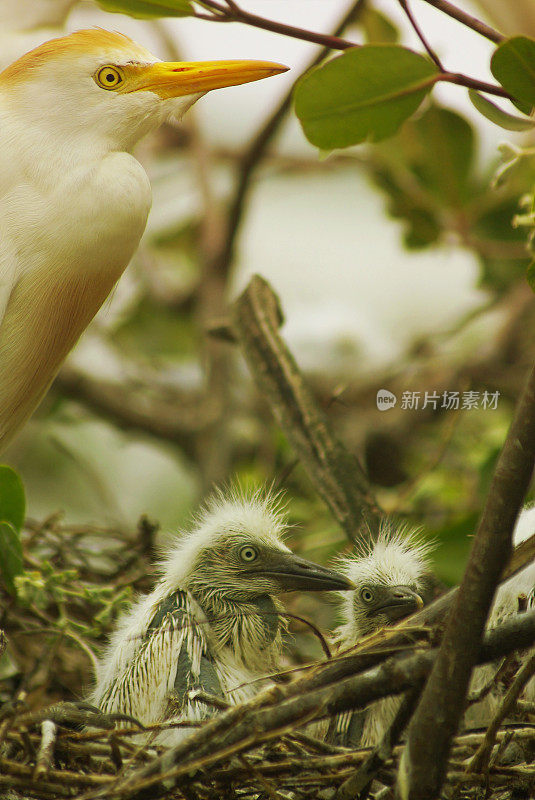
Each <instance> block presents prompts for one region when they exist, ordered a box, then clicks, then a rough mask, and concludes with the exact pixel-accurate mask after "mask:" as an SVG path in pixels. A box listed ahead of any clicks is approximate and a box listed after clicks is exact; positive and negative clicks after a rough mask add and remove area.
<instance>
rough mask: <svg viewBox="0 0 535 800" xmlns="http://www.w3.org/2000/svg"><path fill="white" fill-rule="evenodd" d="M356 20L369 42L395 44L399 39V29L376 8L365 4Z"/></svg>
mask: <svg viewBox="0 0 535 800" xmlns="http://www.w3.org/2000/svg"><path fill="white" fill-rule="evenodd" d="M358 21H359V24H360V26H361V27H362V30H363V31H364V36H365V37H366V41H367V42H369V43H370V44H380V43H387V44H388V43H390V44H395V43H396V42H398V41H399V31H398V29H397V28H396V26H395V25H394V23H393V22H392V21H391V20H390V19H388V17H386V16H385V15H384V14H383V13H381V11H377V9H376V8H370V7H369V6H365V7H364V9H363V11H362V13H361V14H360V16H359V20H358Z"/></svg>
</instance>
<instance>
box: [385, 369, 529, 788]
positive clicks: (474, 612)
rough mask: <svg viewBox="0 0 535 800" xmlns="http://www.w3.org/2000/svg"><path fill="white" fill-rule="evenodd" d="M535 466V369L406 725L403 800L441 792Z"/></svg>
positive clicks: (401, 781) (401, 778)
mask: <svg viewBox="0 0 535 800" xmlns="http://www.w3.org/2000/svg"><path fill="white" fill-rule="evenodd" d="M534 460H535V369H534V370H532V372H531V375H530V377H529V380H528V382H527V384H526V387H525V389H524V392H523V394H522V397H521V398H520V402H519V404H518V406H517V409H516V413H515V417H514V419H513V422H512V424H511V427H510V429H509V433H508V435H507V439H506V441H505V444H504V447H503V450H502V452H501V454H500V458H499V459H498V463H497V465H496V470H495V473H494V478H493V481H492V485H491V488H490V492H489V495H488V498H487V502H486V505H485V508H484V510H483V515H482V517H481V521H480V524H479V527H478V530H477V533H476V536H475V538H474V542H473V545H472V550H471V553H470V557H469V561H468V565H467V567H466V570H465V573H464V576H463V580H462V583H461V585H460V587H459V590H458V593H457V596H456V598H455V602H454V604H453V608H452V609H451V612H450V614H449V616H448V622H447V627H446V631H445V634H444V638H443V641H442V645H441V648H440V652H439V655H438V658H437V660H436V663H435V666H434V667H433V672H432V674H431V677H430V678H429V681H428V682H427V685H426V687H425V689H424V691H423V693H422V697H421V699H420V703H419V704H418V707H417V709H416V712H415V714H414V716H413V718H412V721H411V724H410V727H409V733H408V741H407V744H406V747H405V751H404V755H403V758H402V761H401V764H400V770H399V773H398V784H397V790H398V793H399V795H400V797H402V798H411V800H420V798H421V799H422V800H423V799H424V798H428V797H435V796H437V795H438V794H439V792H440V787H441V785H442V782H443V779H444V775H445V771H446V764H447V759H448V753H449V749H450V743H451V739H452V737H453V735H454V733H455V730H456V729H457V726H458V724H459V720H460V718H461V715H462V713H463V709H464V703H465V697H466V691H467V688H468V682H469V680H470V675H471V672H472V667H473V666H474V663H475V660H476V658H477V652H478V649H479V643H480V641H481V636H482V634H483V630H484V627H485V622H486V619H487V615H488V612H489V609H490V606H491V603H492V599H493V596H494V592H495V589H496V586H497V585H498V582H499V580H500V576H501V573H502V572H503V566H504V564H506V563H507V562H508V561H509V559H510V555H511V540H512V533H513V528H514V525H515V522H516V518H517V515H518V512H519V510H520V507H521V505H522V501H523V499H524V496H525V494H526V491H527V488H528V486H529V482H530V479H531V476H532V472H533V464H534ZM437 720H440V724H439V725H437Z"/></svg>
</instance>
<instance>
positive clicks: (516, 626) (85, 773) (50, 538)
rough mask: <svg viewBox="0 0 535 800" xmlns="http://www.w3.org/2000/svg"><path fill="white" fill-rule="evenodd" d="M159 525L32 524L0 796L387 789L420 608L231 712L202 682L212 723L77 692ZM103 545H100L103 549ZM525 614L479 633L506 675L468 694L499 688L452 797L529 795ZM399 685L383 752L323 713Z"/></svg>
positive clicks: (13, 627) (5, 689)
mask: <svg viewBox="0 0 535 800" xmlns="http://www.w3.org/2000/svg"><path fill="white" fill-rule="evenodd" d="M153 534H154V528H153V527H151V526H150V525H148V523H147V522H146V521H144V522H143V523H142V524H141V525H140V527H139V530H138V532H137V535H136V537H135V539H134V540H133V541H132V540H128V541H127V540H125V537H124V535H123V534H122V533H121V532H117V531H116V532H113V531H109V530H105V531H104V530H97V529H86V528H79V529H72V528H70V529H65V528H64V527H63V526H62V525H61V524H60V522H59V521H58V520H57V519H52V520H49V521H47V522H46V523H45V524H44V525H40V526H30V527H29V528H28V530H27V531H26V532H25V535H24V546H25V548H24V550H25V566H26V572H25V578H24V581H22V582H21V583H20V584H19V587H18V596H17V599H16V600H15V599H14V598H8V597H7V596H6V597H4V614H3V620H2V625H3V628H4V630H5V631H6V634H7V636H6V637H4V638H3V639H1V637H0V649H1V647H2V644H3V645H4V646H5V644H6V641H7V640H9V644H10V650H9V652H10V657H11V660H12V662H13V664H14V667H13V671H12V673H11V674H9V673H8V674H7V675H4V676H2V677H0V692H1V694H2V699H3V700H4V703H3V705H2V707H1V709H0V797H2V798H3V797H5V798H9V799H10V800H11V799H13V800H15V798H18V797H22V798H36V799H37V800H49V798H64V797H66V798H79V799H81V798H83V799H84V800H90V798H91V799H93V798H95V800H96V798H106V800H114V799H115V798H117V800H119V799H121V800H127V799H128V798H137V797H144V798H147V797H159V796H165V797H167V798H185V799H186V800H204V798H211V799H212V800H213V799H214V798H244V800H245V799H246V798H255V799H256V800H260V799H263V798H265V799H266V800H268V799H270V798H272V799H273V800H274V799H275V798H276V799H277V800H282V799H283V798H294V799H295V798H298V799H299V798H303V799H304V798H306V799H307V800H314V799H315V798H318V800H320V799H321V800H327V799H328V798H334V799H335V800H349V798H356V797H359V798H363V799H364V798H366V797H375V798H390V797H393V792H394V787H395V784H396V778H397V772H398V766H399V759H400V755H401V753H402V751H403V736H404V731H405V729H406V726H407V725H408V723H409V722H410V718H411V714H412V712H413V710H414V708H415V706H416V703H417V702H418V698H419V695H420V692H421V689H422V686H423V685H424V683H425V679H426V677H427V675H428V674H429V671H430V669H431V668H432V665H433V663H434V658H435V656H436V652H437V643H438V641H439V638H440V625H439V624H428V623H425V621H424V623H423V624H417V623H418V618H413V619H416V623H412V624H410V625H409V624H405V625H403V624H401V625H398V626H397V627H396V628H391V629H384V630H382V631H380V632H378V633H376V634H375V635H373V636H371V637H368V638H367V639H366V640H364V641H363V642H362V643H360V644H359V646H358V647H355V648H353V649H352V650H350V651H347V652H344V653H339V654H337V655H335V656H334V657H332V658H328V659H326V660H323V661H321V662H320V661H318V662H316V663H312V664H308V665H305V666H302V667H301V666H300V667H298V668H294V669H291V670H289V671H288V672H286V673H283V674H280V675H278V676H274V682H273V683H272V684H270V685H269V686H267V687H265V688H263V689H261V690H260V691H259V693H258V694H257V695H256V696H255V697H254V698H253V699H252V700H250V701H249V702H247V703H244V704H242V705H239V706H233V707H230V708H227V709H225V708H222V707H221V705H222V703H221V700H220V699H219V698H211V697H210V696H208V695H205V694H202V693H197V694H196V696H195V699H196V700H198V702H200V703H204V704H205V705H206V706H207V707H212V706H216V707H217V708H216V709H214V708H213V707H212V708H210V709H209V713H210V715H211V716H210V717H209V718H208V719H207V720H206V721H204V722H202V723H199V722H196V723H186V722H182V723H177V722H167V723H163V724H162V725H153V726H151V727H150V728H143V726H141V725H140V724H139V723H138V722H137V721H136V720H133V719H131V718H127V717H122V716H120V715H104V714H102V713H101V712H100V711H99V710H98V709H95V708H92V707H91V706H88V705H87V704H84V703H80V702H77V701H76V697H77V693H78V697H79V696H80V693H81V691H82V687H83V684H84V681H85V682H86V684H87V682H88V677H89V674H90V666H91V653H92V650H93V648H96V647H98V646H99V645H100V643H101V642H102V641H103V640H104V638H105V636H106V635H107V633H108V632H109V630H110V628H111V627H112V626H113V619H114V615H115V611H116V610H117V608H118V606H119V604H118V603H117V597H119V596H121V593H122V592H124V590H125V587H128V588H130V587H131V586H134V587H135V588H140V589H145V588H147V581H148V580H150V578H147V572H149V573H150V551H151V549H152V545H151V538H152V536H153ZM101 540H102V544H104V541H105V544H106V556H105V557H99V558H98V559H96V560H95V552H100V553H101V552H102V550H101V549H100V550H99V542H100V541H101ZM95 542H96V545H97V546H95ZM32 570H33V571H32ZM110 597H113V598H114V600H113V602H112V601H111V600H110ZM126 599H127V597H126V595H125V597H124V598H123V600H126ZM422 613H423V612H422ZM516 616H517V617H518V619H517V618H515V619H513V620H510V621H508V622H506V623H504V624H503V625H501V626H500V628H497V629H495V630H494V631H492V632H491V633H489V634H487V635H486V637H485V640H484V642H483V644H482V647H481V651H480V655H479V661H480V662H481V663H483V662H486V663H488V662H492V663H496V674H495V676H494V678H493V680H492V681H490V682H489V684H488V685H487V686H485V687H484V688H483V689H482V690H481V691H480V692H479V695H478V697H474V698H471V701H473V702H476V701H480V700H481V699H482V698H483V697H484V696H485V694H488V693H489V692H494V693H498V694H499V696H500V698H501V699H500V702H499V703H498V704H497V710H496V713H495V715H494V717H493V719H492V720H491V721H490V724H489V725H488V728H487V730H477V731H467V730H464V731H462V732H461V733H460V734H459V735H458V736H457V737H456V738H455V739H454V741H453V743H452V749H451V753H450V757H449V762H448V769H447V775H446V779H445V783H444V786H443V796H444V797H447V798H452V799H453V798H455V799H456V800H462V798H472V797H473V798H495V799H496V800H498V799H499V798H515V799H517V800H520V798H533V797H534V796H535V763H534V761H533V759H534V757H535V714H534V711H535V709H534V708H533V707H531V706H529V705H528V704H526V703H523V702H522V701H521V699H519V698H521V697H522V690H523V687H524V686H525V685H526V683H527V681H528V680H529V678H530V677H531V675H532V674H533V672H534V671H535V658H534V657H529V656H527V655H526V648H529V647H531V646H532V644H533V641H534V640H535V612H530V611H526V612H524V613H522V614H519V615H516ZM39 632H40V633H41V634H42V635H41V638H40V639H38V636H37V634H38V633H39ZM30 633H33V634H34V635H33V636H31V637H30V636H29V634H30ZM46 637H49V641H48V642H47V647H46V648H44V647H43V644H44V642H45V641H47V638H46ZM28 639H30V645H31V646H25V645H24V642H27V641H28ZM522 648H524V649H523V650H522ZM44 650H46V652H44ZM528 652H529V651H528ZM515 653H516V655H515ZM518 653H520V656H519V655H518ZM511 654H512V655H511ZM504 659H505V661H506V667H507V668H505V667H504ZM21 675H22V679H21ZM390 694H394V695H398V696H400V697H401V698H402V701H401V705H400V708H399V711H398V712H397V714H396V716H395V718H394V721H393V722H392V724H391V726H390V728H389V729H388V730H387V731H386V733H385V735H384V738H383V739H382V741H381V742H380V743H379V744H378V745H377V746H376V747H375V748H373V749H372V748H355V747H341V746H337V745H335V744H333V743H330V740H329V737H328V735H326V734H327V728H328V727H329V720H332V719H335V718H337V717H339V716H340V715H341V714H344V713H348V712H350V711H351V710H352V709H363V708H366V706H367V705H368V704H369V703H372V702H375V701H377V700H379V699H381V698H384V697H386V696H388V695H390ZM51 701H59V702H51ZM186 725H187V727H188V728H195V730H193V731H189V732H188V735H187V736H186V737H185V738H184V740H183V741H181V742H180V744H178V745H176V746H174V747H172V748H171V747H165V746H163V745H161V744H159V743H158V739H157V734H158V733H159V732H161V731H162V730H164V729H167V728H169V727H180V726H182V727H183V726H186ZM311 733H314V734H315V736H312V735H310V734H311Z"/></svg>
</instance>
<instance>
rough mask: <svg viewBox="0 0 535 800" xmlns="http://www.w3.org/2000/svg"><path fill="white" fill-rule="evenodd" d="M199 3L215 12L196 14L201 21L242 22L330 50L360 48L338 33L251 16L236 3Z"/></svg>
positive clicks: (360, 3) (212, 0)
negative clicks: (315, 30) (312, 29)
mask: <svg viewBox="0 0 535 800" xmlns="http://www.w3.org/2000/svg"><path fill="white" fill-rule="evenodd" d="M197 2H198V4H199V5H201V6H204V7H206V8H210V9H211V10H212V11H213V12H214V13H213V15H211V16H210V15H208V14H201V13H196V14H195V16H196V17H198V18H200V19H207V20H210V21H211V22H241V23H243V24H244V25H251V26H252V27H253V28H261V29H262V30H265V31H271V32H272V33H280V34H281V35H282V36H290V37H291V38H292V39H301V40H302V41H305V42H312V43H313V44H321V45H323V47H326V48H327V49H329V50H347V49H348V48H349V47H359V45H358V44H357V43H356V42H350V41H348V40H347V39H341V38H340V37H339V36H338V35H337V33H335V34H332V35H329V34H324V33H316V32H314V31H309V30H306V29H305V28H297V27H295V26H293V25H286V24H285V23H284V22H276V21H275V20H271V19H266V18H265V17H261V16H259V15H258V14H251V13H250V12H249V11H245V10H244V9H243V8H240V7H239V6H238V5H237V4H236V3H234V2H231V3H227V4H226V6H223V5H221V4H220V3H218V2H215V0H202V2H199V0H197ZM357 5H362V0H359V3H358V4H357ZM344 27H345V26H344Z"/></svg>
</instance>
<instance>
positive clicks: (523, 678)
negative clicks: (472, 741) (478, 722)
mask: <svg viewBox="0 0 535 800" xmlns="http://www.w3.org/2000/svg"><path fill="white" fill-rule="evenodd" d="M534 674H535V654H533V655H532V656H531V658H529V659H528V660H527V661H526V663H525V664H523V666H522V667H521V668H520V669H519V671H518V673H517V675H516V677H515V679H514V681H513V683H512V684H511V686H510V687H509V689H508V691H507V692H506V694H505V697H504V698H503V701H502V703H501V704H500V707H499V708H498V710H497V712H496V714H495V715H494V717H493V718H492V721H491V723H490V725H489V726H488V728H487V731H486V733H485V738H484V740H483V741H482V742H481V744H480V745H479V747H478V749H477V751H476V753H475V755H474V757H473V758H472V760H471V762H470V764H469V765H468V767H467V770H466V771H467V772H484V770H485V767H486V765H487V764H488V761H489V758H490V754H491V752H492V748H493V747H494V742H495V741H496V734H497V732H498V730H499V728H500V725H501V724H502V722H503V721H504V719H505V718H506V717H507V715H508V714H509V713H510V712H511V711H512V709H513V708H514V706H515V703H516V701H517V700H518V698H519V697H520V694H521V693H522V691H523V689H524V687H525V686H526V684H527V682H528V681H529V680H530V679H531V678H532V677H533V675H534Z"/></svg>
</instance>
